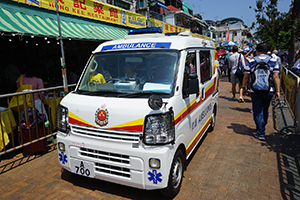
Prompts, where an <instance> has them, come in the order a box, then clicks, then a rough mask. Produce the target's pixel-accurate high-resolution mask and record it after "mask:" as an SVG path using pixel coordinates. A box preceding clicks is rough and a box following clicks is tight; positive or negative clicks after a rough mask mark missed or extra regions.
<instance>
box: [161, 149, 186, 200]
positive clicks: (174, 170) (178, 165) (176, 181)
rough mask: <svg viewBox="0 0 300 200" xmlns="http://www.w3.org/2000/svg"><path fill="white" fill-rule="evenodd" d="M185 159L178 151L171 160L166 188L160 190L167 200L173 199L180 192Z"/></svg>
mask: <svg viewBox="0 0 300 200" xmlns="http://www.w3.org/2000/svg"><path fill="white" fill-rule="evenodd" d="M184 164H185V157H184V156H183V153H182V151H181V150H178V151H177V152H176V154H175V156H174V158H173V162H172V165H171V169H170V174H169V180H168V186H167V187H166V188H165V189H163V190H161V194H162V195H163V196H165V197H168V198H174V197H175V196H176V195H177V194H178V193H179V191H180V188H181V183H182V178H183V174H184V169H185V167H184Z"/></svg>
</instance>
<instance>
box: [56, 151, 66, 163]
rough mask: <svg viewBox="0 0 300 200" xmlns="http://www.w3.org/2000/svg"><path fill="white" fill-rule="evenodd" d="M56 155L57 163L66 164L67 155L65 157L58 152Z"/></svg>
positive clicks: (62, 153)
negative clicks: (57, 156)
mask: <svg viewBox="0 0 300 200" xmlns="http://www.w3.org/2000/svg"><path fill="white" fill-rule="evenodd" d="M58 155H59V161H61V162H62V164H66V163H67V162H68V160H67V155H65V154H64V152H60V153H59V154H58Z"/></svg>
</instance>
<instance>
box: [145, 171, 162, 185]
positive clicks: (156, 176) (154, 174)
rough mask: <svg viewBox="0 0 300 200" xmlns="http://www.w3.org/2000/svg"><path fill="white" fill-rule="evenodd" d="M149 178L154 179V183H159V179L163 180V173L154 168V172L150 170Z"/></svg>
mask: <svg viewBox="0 0 300 200" xmlns="http://www.w3.org/2000/svg"><path fill="white" fill-rule="evenodd" d="M148 175H149V177H148V179H149V181H153V183H154V184H157V181H159V182H161V181H162V179H161V178H160V177H161V176H162V174H161V173H160V172H159V173H157V171H156V170H155V169H154V170H152V172H150V171H149V172H148Z"/></svg>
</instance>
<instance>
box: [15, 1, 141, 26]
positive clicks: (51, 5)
mask: <svg viewBox="0 0 300 200" xmlns="http://www.w3.org/2000/svg"><path fill="white" fill-rule="evenodd" d="M13 1H17V2H19V3H25V4H28V5H31V6H37V7H40V8H45V9H48V10H53V11H56V7H55V0H13ZM57 4H58V10H59V12H61V13H66V14H71V15H76V16H80V17H85V18H89V19H94V20H100V21H105V22H107V23H113V24H118V25H123V26H128V27H132V28H144V27H146V17H145V16H143V15H140V14H137V13H133V12H129V11H125V10H123V9H121V8H118V7H115V6H112V5H109V4H105V3H101V2H98V1H95V0H57Z"/></svg>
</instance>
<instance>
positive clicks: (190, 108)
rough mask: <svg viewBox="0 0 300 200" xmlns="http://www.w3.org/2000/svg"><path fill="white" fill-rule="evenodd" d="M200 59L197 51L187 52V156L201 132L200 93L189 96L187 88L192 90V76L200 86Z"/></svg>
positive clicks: (184, 85)
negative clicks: (196, 136)
mask: <svg viewBox="0 0 300 200" xmlns="http://www.w3.org/2000/svg"><path fill="white" fill-rule="evenodd" d="M197 60H199V58H198V59H197V51H196V50H190V51H188V52H187V55H186V59H185V70H184V79H183V90H184V91H183V92H182V93H183V101H184V104H185V105H184V106H185V108H186V112H187V116H186V119H185V122H186V123H187V126H188V127H187V131H186V132H185V136H186V139H187V143H188V144H189V145H188V146H189V148H188V149H187V154H189V152H191V150H192V149H193V145H191V144H192V142H193V139H194V138H195V135H196V134H197V133H198V132H199V126H198V117H199V109H198V108H197V107H198V103H197V99H199V92H198V93H197V92H193V93H190V94H188V92H187V88H190V85H189V84H190V82H189V79H190V78H191V76H193V77H194V78H196V79H197V80H198V81H197V83H198V84H199V81H200V79H199V61H198V62H197Z"/></svg>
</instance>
